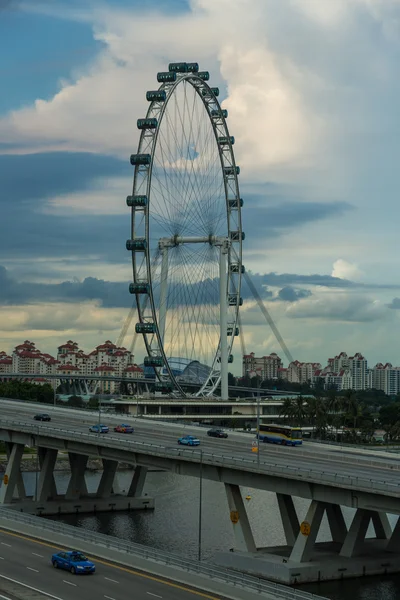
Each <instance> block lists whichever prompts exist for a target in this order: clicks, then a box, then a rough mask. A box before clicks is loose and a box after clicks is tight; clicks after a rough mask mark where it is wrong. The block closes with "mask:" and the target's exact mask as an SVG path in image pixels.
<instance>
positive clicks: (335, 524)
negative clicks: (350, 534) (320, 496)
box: [325, 504, 347, 544]
mask: <svg viewBox="0 0 400 600" xmlns="http://www.w3.org/2000/svg"><path fill="white" fill-rule="evenodd" d="M325 508H326V516H327V518H328V523H329V529H330V532H331V536H332V541H333V542H336V543H338V544H343V543H344V540H345V539H346V535H347V527H346V523H345V520H344V517H343V512H342V507H341V506H339V504H327V505H326V507H325Z"/></svg>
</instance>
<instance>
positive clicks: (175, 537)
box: [24, 471, 400, 600]
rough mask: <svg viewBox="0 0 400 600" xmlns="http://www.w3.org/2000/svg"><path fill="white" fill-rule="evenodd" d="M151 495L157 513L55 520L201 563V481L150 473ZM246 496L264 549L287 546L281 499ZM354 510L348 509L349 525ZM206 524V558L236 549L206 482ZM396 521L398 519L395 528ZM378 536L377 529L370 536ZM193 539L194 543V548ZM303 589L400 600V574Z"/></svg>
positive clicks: (124, 482)
mask: <svg viewBox="0 0 400 600" xmlns="http://www.w3.org/2000/svg"><path fill="white" fill-rule="evenodd" d="M55 477H56V481H57V487H58V489H59V491H60V493H63V492H65V491H66V488H67V485H68V479H69V475H68V473H63V472H57V473H56V474H55ZM131 478H132V471H127V472H119V473H118V479H119V484H120V486H121V489H127V487H128V486H129V483H130V480H131ZM24 479H25V485H26V488H27V493H28V494H29V493H30V494H33V493H34V488H35V481H36V477H35V473H25V474H24ZM86 479H87V485H88V490H89V491H94V490H95V489H96V487H97V485H98V482H99V480H100V473H95V472H94V473H93V472H89V473H87V475H86ZM144 492H145V493H147V494H148V495H149V496H154V497H155V499H156V509H155V510H154V511H148V512H146V511H133V512H131V513H121V512H116V513H99V514H97V515H65V516H62V517H60V518H59V517H49V518H54V519H55V520H58V519H59V520H61V521H62V522H64V523H68V524H71V525H76V526H79V527H84V528H87V529H91V530H93V531H97V532H99V533H105V534H109V535H114V536H116V537H120V538H123V539H127V540H130V541H132V542H136V543H139V544H145V545H148V546H151V547H153V548H159V549H163V550H169V551H171V552H176V553H178V554H185V556H190V557H191V558H195V559H196V558H197V553H198V523H199V480H198V479H194V478H191V477H182V476H179V475H175V474H173V473H167V472H157V473H148V475H147V478H146V485H145V490H144ZM242 493H243V497H245V496H247V495H249V496H251V499H250V500H248V501H246V508H247V511H248V514H249V519H250V522H251V525H252V528H253V532H254V536H255V540H256V544H257V546H258V547H262V546H274V545H279V544H283V543H284V534H283V529H282V525H281V521H280V518H278V506H277V501H276V496H275V495H274V494H272V493H269V492H263V491H261V490H252V489H250V488H243V489H242ZM308 504H309V502H308V501H307V500H302V499H301V498H297V499H295V505H296V509H297V511H298V514H299V516H300V518H302V517H303V516H305V513H306V511H307V507H308ZM353 514H354V511H353V510H351V509H344V515H345V519H346V521H347V524H349V522H350V520H351V518H352V515H353ZM202 516H203V524H202V557H203V559H208V558H211V557H212V556H213V555H214V554H215V553H216V552H218V551H220V550H227V549H228V548H231V547H232V546H233V545H234V539H233V532H232V525H231V522H230V520H229V511H228V505H227V500H226V495H225V490H224V486H223V485H222V484H220V483H216V482H213V481H208V480H204V481H203V510H202ZM393 521H394V517H393V518H392V525H393ZM369 535H372V528H371V530H370V531H369ZM328 539H330V537H329V528H328V523H327V520H326V518H324V520H323V522H322V525H321V531H320V534H319V536H318V541H324V540H328ZM188 540H189V542H190V543H189V544H188ZM302 589H304V590H307V591H310V592H313V593H315V594H320V595H322V596H325V597H328V598H332V600H400V575H392V576H386V577H380V578H378V577H372V578H371V577H366V578H363V579H354V580H343V581H339V582H337V581H336V582H327V583H321V584H309V585H306V586H302Z"/></svg>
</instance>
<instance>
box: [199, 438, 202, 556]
mask: <svg viewBox="0 0 400 600" xmlns="http://www.w3.org/2000/svg"><path fill="white" fill-rule="evenodd" d="M199 452H200V465H199V545H198V560H199V561H201V543H202V535H201V534H202V512H203V450H199Z"/></svg>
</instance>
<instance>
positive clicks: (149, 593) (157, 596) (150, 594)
mask: <svg viewBox="0 0 400 600" xmlns="http://www.w3.org/2000/svg"><path fill="white" fill-rule="evenodd" d="M146 594H148V595H149V596H155V597H156V598H162V596H159V595H158V594H152V593H151V592H146Z"/></svg>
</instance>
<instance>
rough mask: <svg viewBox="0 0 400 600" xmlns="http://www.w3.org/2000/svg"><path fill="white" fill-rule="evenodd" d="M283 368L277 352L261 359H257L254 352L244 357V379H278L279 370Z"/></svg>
mask: <svg viewBox="0 0 400 600" xmlns="http://www.w3.org/2000/svg"><path fill="white" fill-rule="evenodd" d="M281 367H282V360H281V358H280V357H279V356H278V355H277V354H276V353H275V352H272V353H271V354H269V355H268V356H261V357H260V358H257V357H256V356H255V355H254V352H251V353H250V354H245V355H244V356H243V377H244V376H245V375H250V377H255V376H256V375H258V376H259V377H261V379H278V369H280V368H281Z"/></svg>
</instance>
